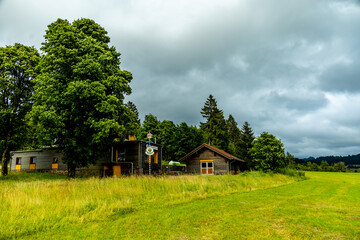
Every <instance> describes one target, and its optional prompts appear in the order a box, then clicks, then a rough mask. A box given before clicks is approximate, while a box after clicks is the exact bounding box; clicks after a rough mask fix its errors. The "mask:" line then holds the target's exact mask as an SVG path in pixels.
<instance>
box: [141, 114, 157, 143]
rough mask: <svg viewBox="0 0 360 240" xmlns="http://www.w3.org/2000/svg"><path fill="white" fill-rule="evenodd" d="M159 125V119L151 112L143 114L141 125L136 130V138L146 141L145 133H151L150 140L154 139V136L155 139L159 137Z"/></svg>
mask: <svg viewBox="0 0 360 240" xmlns="http://www.w3.org/2000/svg"><path fill="white" fill-rule="evenodd" d="M159 125H160V121H159V120H158V119H157V117H156V116H155V115H153V114H151V113H150V114H147V115H145V119H144V121H143V124H142V126H141V127H140V128H139V131H138V135H137V138H138V139H139V140H145V141H147V140H148V138H147V134H148V133H151V134H152V136H153V139H151V140H152V141H154V139H155V138H156V141H157V140H158V138H159V133H160V130H159Z"/></svg>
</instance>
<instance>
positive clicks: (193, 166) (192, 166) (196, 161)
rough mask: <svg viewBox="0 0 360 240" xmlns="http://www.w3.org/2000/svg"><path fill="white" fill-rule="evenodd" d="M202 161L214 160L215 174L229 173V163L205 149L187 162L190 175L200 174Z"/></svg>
mask: <svg viewBox="0 0 360 240" xmlns="http://www.w3.org/2000/svg"><path fill="white" fill-rule="evenodd" d="M200 160H213V163H214V174H226V173H228V172H229V161H227V160H226V159H225V158H224V157H222V156H220V155H219V154H217V153H214V152H213V151H211V150H209V149H207V148H203V149H201V150H200V151H199V152H198V153H197V154H196V153H194V154H193V155H192V156H191V157H190V158H188V159H187V160H186V162H187V171H188V173H195V174H200Z"/></svg>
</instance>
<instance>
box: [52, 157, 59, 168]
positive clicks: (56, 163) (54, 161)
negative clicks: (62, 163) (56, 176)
mask: <svg viewBox="0 0 360 240" xmlns="http://www.w3.org/2000/svg"><path fill="white" fill-rule="evenodd" d="M58 168H59V158H58V157H53V159H52V164H51V169H58Z"/></svg>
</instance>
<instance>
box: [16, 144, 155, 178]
mask: <svg viewBox="0 0 360 240" xmlns="http://www.w3.org/2000/svg"><path fill="white" fill-rule="evenodd" d="M146 146H147V143H146V142H144V141H138V140H128V141H125V142H122V143H115V144H114V145H113V146H112V148H111V151H110V150H109V153H108V154H107V156H103V157H102V158H100V159H98V160H97V161H96V163H95V164H91V165H89V166H88V167H84V168H77V169H76V175H77V176H118V177H120V176H122V175H133V174H137V175H149V172H150V174H151V175H157V174H160V173H161V163H162V146H161V145H160V144H153V149H154V154H153V155H152V156H148V155H146V154H145V150H146ZM62 159H63V155H62V153H61V150H59V149H42V150H29V151H14V152H12V157H11V160H10V171H34V172H58V173H61V172H64V173H66V171H67V165H66V164H65V163H63V161H62Z"/></svg>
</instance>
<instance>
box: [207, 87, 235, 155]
mask: <svg viewBox="0 0 360 240" xmlns="http://www.w3.org/2000/svg"><path fill="white" fill-rule="evenodd" d="M200 113H201V115H202V116H203V117H204V118H205V119H206V122H205V123H202V122H201V123H200V129H201V130H202V131H203V133H204V140H205V141H206V142H207V143H208V144H210V145H212V146H215V147H218V148H220V149H222V150H224V151H227V147H228V137H227V126H226V121H225V118H224V114H223V111H222V110H220V109H219V108H218V107H217V103H216V100H215V98H214V97H213V96H212V95H211V94H210V95H209V97H208V98H207V100H206V102H205V105H204V107H203V108H202V109H201V112H200Z"/></svg>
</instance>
